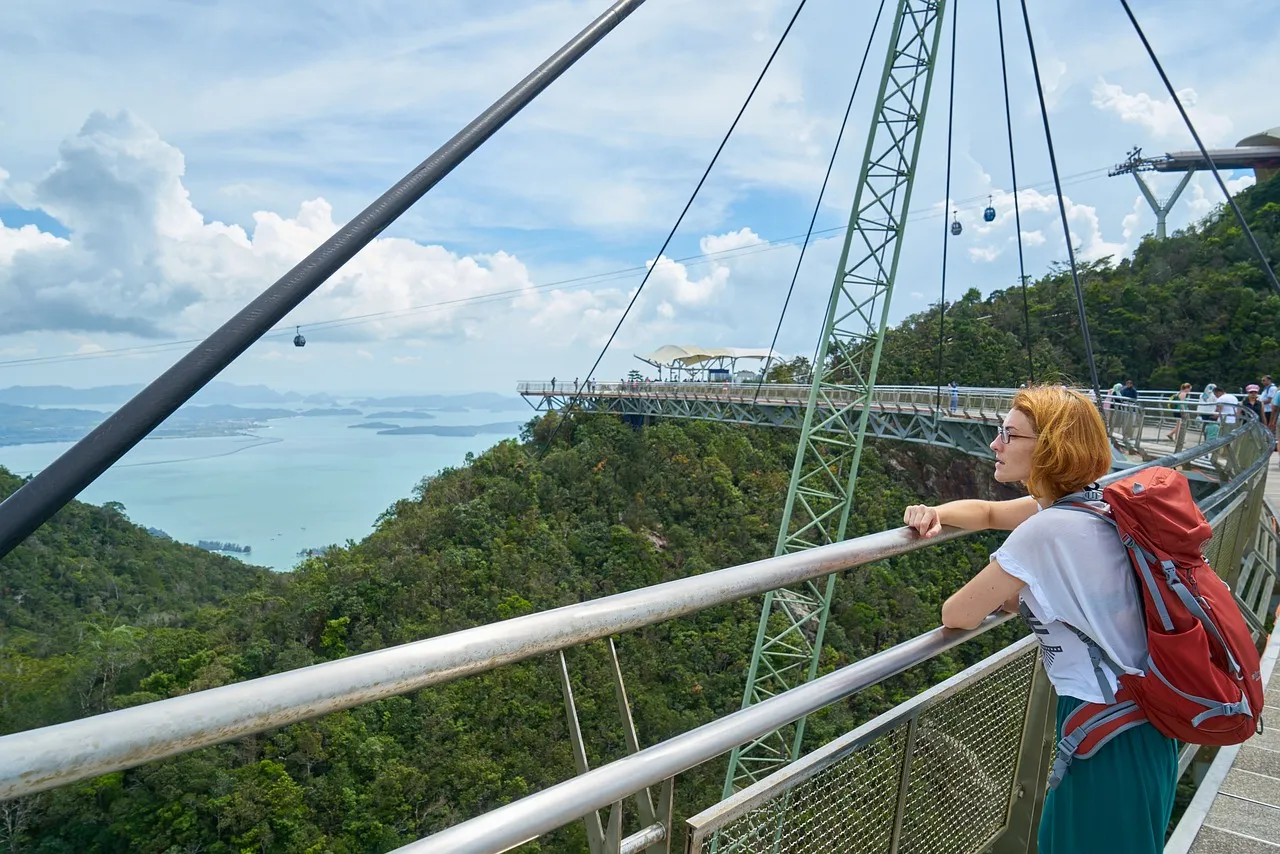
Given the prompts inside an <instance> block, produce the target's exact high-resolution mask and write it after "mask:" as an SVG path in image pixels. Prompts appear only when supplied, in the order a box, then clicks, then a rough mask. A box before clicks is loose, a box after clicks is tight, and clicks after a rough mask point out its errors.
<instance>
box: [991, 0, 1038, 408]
mask: <svg viewBox="0 0 1280 854" xmlns="http://www.w3.org/2000/svg"><path fill="white" fill-rule="evenodd" d="M996 33H997V34H998V36H999V39H1000V76H1001V78H1003V80H1004V126H1005V131H1006V134H1007V136H1008V138H1009V175H1010V180H1011V181H1012V182H1013V227H1014V233H1015V234H1016V235H1017V237H1018V281H1019V282H1020V283H1021V284H1022V325H1023V331H1024V340H1025V341H1026V343H1027V382H1028V383H1031V382H1034V381H1035V378H1036V365H1035V360H1034V359H1033V358H1032V357H1031V309H1030V308H1029V307H1028V305H1027V268H1026V264H1025V263H1024V261H1023V257H1022V209H1021V205H1020V204H1019V202H1018V159H1017V157H1015V156H1014V148H1013V112H1012V111H1011V110H1010V108H1009V66H1008V62H1007V61H1006V59H1005V47H1004V12H1003V11H1002V10H1001V8H1000V0H996Z"/></svg>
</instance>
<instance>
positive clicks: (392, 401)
mask: <svg viewBox="0 0 1280 854" xmlns="http://www.w3.org/2000/svg"><path fill="white" fill-rule="evenodd" d="M3 399H4V398H3V397H0V400H3ZM351 405H352V406H377V407H392V406H398V407H401V408H403V409H412V408H415V407H416V408H420V409H442V410H444V411H446V412H457V411H460V410H462V409H483V410H487V411H489V412H510V411H511V409H512V408H513V407H515V408H518V407H519V406H520V405H521V402H520V399H519V398H516V397H510V396H508V395H505V394H494V393H492V392H488V391H480V392H473V393H471V394H411V395H402V396H400V397H366V398H361V399H360V400H353V401H351Z"/></svg>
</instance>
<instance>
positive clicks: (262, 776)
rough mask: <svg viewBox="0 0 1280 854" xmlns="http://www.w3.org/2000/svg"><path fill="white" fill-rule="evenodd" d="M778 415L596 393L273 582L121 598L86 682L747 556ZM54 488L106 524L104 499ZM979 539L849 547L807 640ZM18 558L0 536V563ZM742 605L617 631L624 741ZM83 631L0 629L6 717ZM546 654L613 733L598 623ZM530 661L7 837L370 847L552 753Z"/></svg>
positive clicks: (837, 725)
mask: <svg viewBox="0 0 1280 854" xmlns="http://www.w3.org/2000/svg"><path fill="white" fill-rule="evenodd" d="M534 429H535V430H536V431H539V432H541V431H545V430H546V429H548V425H547V424H545V423H544V424H539V425H536V427H535V428H534ZM793 441H794V437H792V436H791V435H789V434H788V433H786V432H782V431H766V430H751V429H748V428H740V427H729V426H721V425H713V424H700V423H685V424H678V423H668V424H659V425H656V426H654V427H651V428H648V429H645V430H639V431H638V430H633V429H632V428H630V427H627V426H626V425H624V424H622V423H621V422H619V421H617V420H615V419H613V418H610V417H598V418H588V419H584V420H582V421H580V422H578V423H576V424H575V425H574V426H573V428H572V429H571V430H562V431H561V437H560V438H559V439H558V440H557V446H556V447H555V448H554V449H553V450H552V451H551V453H549V454H547V455H546V457H545V458H544V459H542V460H537V459H535V458H533V457H531V455H530V454H529V452H528V449H527V448H525V447H522V446H521V444H520V443H517V442H505V443H503V444H500V445H498V446H496V447H494V448H493V449H491V450H490V451H488V452H486V453H485V454H482V455H480V456H478V457H476V458H475V459H474V460H471V461H469V463H468V465H466V466H464V467H462V468H459V469H456V470H452V471H446V472H443V473H441V474H440V475H438V476H435V477H432V478H428V479H427V480H425V481H423V483H422V485H421V486H420V488H419V490H418V492H417V494H416V495H415V496H414V497H412V498H408V499H405V500H403V501H401V502H398V503H397V504H396V505H395V506H394V507H392V508H390V509H389V510H388V511H387V513H386V514H385V515H384V516H383V518H382V519H381V521H380V523H379V526H378V529H377V532H376V533H374V534H373V535H372V536H370V537H369V538H368V539H367V540H365V541H364V542H362V543H360V544H358V545H355V546H352V547H350V548H343V549H337V550H334V551H330V552H328V553H326V554H325V555H324V556H323V557H319V558H312V559H310V560H308V561H306V562H305V563H304V564H303V565H302V566H301V567H300V568H299V569H298V570H297V571H295V572H294V573H292V575H291V576H288V577H286V578H285V579H281V580H280V581H279V582H278V583H275V584H272V583H271V582H270V581H263V582H261V583H259V584H258V585H257V586H255V587H253V589H251V590H249V591H248V592H237V591H230V590H228V591H226V592H227V593H228V594H232V595H229V596H228V598H227V599H226V600H225V604H223V605H222V606H221V607H219V608H216V609H213V608H204V609H200V610H197V609H190V610H189V611H188V612H187V613H186V614H183V615H180V616H179V615H175V616H173V618H172V619H171V620H170V621H169V622H168V624H156V622H155V621H146V622H145V623H144V624H132V625H130V624H128V623H127V622H126V621H125V620H124V619H123V617H121V619H120V620H119V621H118V622H117V623H116V624H114V625H115V626H116V628H115V631H117V632H119V631H126V629H125V627H126V626H127V635H128V642H127V646H126V647H125V648H119V647H112V648H111V649H112V655H113V658H112V677H113V678H112V680H111V682H110V686H109V688H108V689H106V698H105V702H104V703H103V704H102V706H103V707H111V708H115V707H121V706H127V705H132V704H136V703H140V702H146V701H149V700H155V699H160V698H162V697H169V696H175V695H178V694H182V693H187V692H190V691H194V690H198V689H200V688H207V687H212V686H214V685H218V684H223V683H227V682H231V681H233V680H239V679H245V678H252V677H254V676H261V675H265V674H267V673H271V672H275V671H279V670H285V669H289V668H294V667H299V666H302V665H305V664H311V663H314V662H318V661H324V660H328V659H332V658H336V657H339V656H343V655H351V654H355V653H360V652H366V651H369V650H373V649H379V648H382V647H385V646H387V645H390V644H395V643H403V642H405V641H410V640H416V639H419V638H424V637H430V636H433V635H437V634H441V633H444V632H449V631H455V630H457V629H460V628H464V627H467V626H472V625H476V624H479V623H484V622H490V621H493V620H498V619H502V618H506V617H510V616H513V615H517V614H522V613H526V612H529V611H533V610H541V609H545V608H551V607H555V606H557V605H564V604H568V603H572V602H578V601H582V600H584V599H588V598H592V597H597V596H602V595H607V594H610V593H615V592H618V591H622V590H628V589H632V588H635V587H640V586H642V585H646V584H653V583H657V582H660V581H664V580H668V579H672V578H678V577H683V576H686V575H689V574H693V573H698V572H704V571H707V570H710V569H718V568H721V567H724V566H728V565H730V564H734V563H738V562H741V561H744V560H750V559H753V558H759V557H764V556H767V555H768V554H770V553H771V552H772V548H773V542H774V539H775V536H776V529H777V524H778V514H779V512H780V508H781V504H782V497H783V495H784V493H785V489H786V482H787V477H788V471H789V466H790V461H791V458H792V455H793V453H794V444H793ZM905 464H912V463H911V462H910V461H908V462H907V463H905ZM961 470H962V469H961ZM962 476H963V475H962ZM907 480H908V478H907V477H905V476H903V475H901V474H898V473H896V472H895V471H894V470H893V468H891V467H889V468H887V467H886V465H885V463H884V462H883V461H882V460H881V459H880V458H879V457H877V456H876V455H875V454H874V453H871V454H869V455H868V456H867V457H866V458H865V462H864V470H863V477H862V479H861V481H860V484H859V493H860V496H861V501H860V505H861V507H863V508H864V509H863V511H862V512H861V513H860V514H859V516H858V518H857V519H856V520H855V522H854V528H855V533H861V532H864V531H872V530H880V529H883V528H885V527H888V526H891V525H893V524H896V522H897V521H898V518H899V517H900V513H901V509H902V507H903V506H904V505H905V504H907V503H908V502H911V501H913V500H915V496H914V495H913V493H912V492H911V491H910V490H908V489H907V488H905V487H904V486H903V485H902V484H903V483H905V482H907ZM71 512H72V513H73V514H77V513H79V514H91V515H93V516H94V518H95V519H99V523H102V522H105V520H107V519H108V518H111V519H113V520H115V524H117V525H118V526H128V523H127V522H126V521H125V520H124V519H123V517H119V516H114V517H113V516H111V515H110V514H112V513H113V511H110V510H96V509H91V508H86V507H83V506H78V507H74V508H72V511H71ZM133 531H134V532H137V529H133ZM138 534H139V535H140V536H143V537H145V536H146V535H145V534H141V533H140V532H138ZM157 542H159V541H157ZM990 545H991V544H990V542H986V543H984V542H981V541H978V540H974V541H971V542H964V543H956V544H951V545H948V546H944V547H941V548H939V549H937V550H930V552H928V553H920V554H916V555H910V556H906V557H904V558H900V559H897V560H894V561H890V562H888V563H887V564H884V565H878V566H875V567H868V568H866V569H864V570H861V571H858V572H854V573H850V574H849V577H848V578H847V579H846V583H844V584H843V585H841V586H839V588H838V590H839V599H838V601H837V603H836V609H835V620H834V621H833V625H832V627H831V630H830V631H829V633H828V644H827V646H828V648H827V651H826V659H825V662H824V666H825V667H827V668H832V667H836V666H839V665H840V664H843V663H847V662H848V661H850V660H852V659H854V658H857V657H862V656H865V655H867V654H869V653H871V652H873V651H875V650H877V649H881V648H883V647H885V646H887V645H889V644H892V643H895V642H898V641H901V640H904V639H906V638H908V637H911V636H913V635H915V634H917V633H919V632H920V631H924V630H926V629H928V628H931V627H932V626H934V625H936V624H937V614H938V608H939V606H940V603H941V601H942V599H943V598H944V597H945V596H946V595H947V594H949V593H950V592H951V590H953V589H954V588H955V587H956V586H958V585H959V584H960V583H961V582H962V581H963V580H964V579H965V578H967V577H968V575H969V574H970V573H972V572H973V570H974V568H975V567H976V566H977V565H979V564H980V562H982V561H984V560H985V558H986V555H987V552H988V549H989V548H990ZM192 552H193V556H195V550H192ZM22 559H23V555H22V554H16V555H14V556H13V557H11V558H7V559H6V564H4V566H5V567H6V568H7V562H8V561H15V562H16V561H19V560H22ZM96 607H98V606H97V604H91V603H85V604H84V605H83V613H84V615H85V619H86V620H89V619H91V618H92V619H98V618H97V617H93V614H94V613H95V611H94V609H95V608H96ZM758 613H759V603H758V601H748V602H742V603H739V604H738V605H735V606H732V607H723V608H717V609H713V610H711V611H707V612H706V613H703V614H700V615H698V616H697V617H694V618H691V619H687V620H678V621H673V622H671V623H667V624H664V625H660V626H655V627H652V628H650V629H647V630H644V631H641V632H636V633H633V634H629V635H624V636H622V637H621V638H620V645H619V650H620V654H621V657H622V663H623V670H624V672H625V674H626V678H627V680H628V684H629V688H630V691H631V695H632V699H633V701H634V706H635V719H636V725H637V727H638V729H639V732H640V734H641V738H642V739H643V740H644V741H645V742H646V743H653V742H655V741H658V740H660V739H663V738H667V737H670V736H671V735H674V734H676V733H678V732H683V731H685V730H688V729H690V728H692V727H694V726H697V725H698V724H700V723H703V722H706V721H707V720H710V719H711V718H712V717H713V716H714V715H717V714H724V713H726V712H728V711H731V710H733V709H735V708H736V707H737V705H738V702H739V700H740V697H741V691H742V679H743V674H744V671H745V667H746V663H747V656H748V655H749V652H750V649H751V645H752V640H753V637H754V633H755V624H756V617H757V615H758ZM1009 631H1013V630H1012V629H1010V630H1009ZM108 635H110V633H108ZM1008 636H1009V635H1008V632H1006V633H1005V634H1004V638H1003V639H1004V640H1007V638H1008ZM999 642H1002V641H1001V640H1000V639H997V638H991V639H989V640H987V641H985V642H983V643H981V644H973V645H970V646H968V647H966V648H964V649H962V650H960V651H958V652H957V653H955V654H954V655H950V656H946V657H944V658H943V659H941V660H939V661H937V662H935V663H933V664H932V665H930V666H929V667H927V668H923V669H922V670H921V671H920V672H914V673H912V674H909V675H907V676H905V677H903V678H902V679H899V680H897V681H895V682H894V683H893V684H892V685H887V686H885V687H884V688H883V689H881V690H876V691H872V692H868V693H867V694H866V695H864V696H862V697H859V698H858V699H857V700H856V701H855V702H853V703H850V704H848V705H847V706H842V707H840V708H837V709H835V710H833V711H832V712H831V713H830V714H828V715H827V716H824V717H823V718H822V719H821V720H819V721H817V722H815V724H814V725H813V726H812V727H811V732H812V735H813V738H814V739H815V741H817V740H820V739H826V738H829V737H830V736H831V735H833V734H834V733H836V732H838V731H842V730H843V729H844V728H847V727H848V726H849V725H850V724H851V722H852V721H854V720H855V719H859V718H863V717H865V716H866V715H868V714H870V713H871V712H873V711H876V710H879V709H881V708H884V707H886V706H887V705H888V704H890V703H892V702H894V701H897V700H900V699H902V698H905V697H906V696H908V695H909V694H911V693H913V692H915V691H916V690H919V689H920V688H921V687H922V686H924V685H926V684H928V683H929V682H931V681H933V680H935V679H937V678H938V677H940V676H941V675H944V674H947V673H950V672H952V671H954V670H955V669H956V668H957V667H960V666H961V665H963V664H964V663H966V662H969V661H973V660H976V659H977V658H979V657H980V656H981V655H983V654H984V652H985V651H987V650H989V649H990V648H992V646H993V645H994V644H996V643H999ZM95 644H97V645H95ZM100 647H101V642H100V641H97V640H94V639H90V638H84V639H83V641H82V643H81V644H80V645H79V646H78V648H76V650H75V652H71V651H69V650H67V651H66V652H65V654H61V655H57V656H53V657H41V655H40V653H39V652H38V651H36V650H30V651H29V654H20V653H17V652H15V651H12V650H10V651H9V652H8V653H7V655H6V657H5V659H4V661H5V663H6V667H7V668H8V673H10V674H12V673H13V672H15V671H19V670H20V671H23V672H24V673H28V674H30V675H29V676H27V677H25V682H24V684H25V686H26V688H25V691H24V694H23V696H22V697H21V698H18V701H17V702H16V703H15V702H13V701H11V702H10V703H9V705H10V706H11V707H12V706H15V705H16V706H19V707H22V708H23V709H25V710H26V713H24V714H22V715H19V716H13V715H10V716H8V717H6V718H4V719H3V720H4V722H5V726H6V730H7V731H11V730H13V729H16V728H19V726H20V725H21V724H28V725H29V724H31V723H33V721H32V716H33V715H38V714H43V715H46V716H49V718H50V719H51V720H52V719H56V718H60V717H65V715H64V714H52V715H51V714H50V710H52V709H57V710H61V709H62V707H60V706H58V705H57V704H56V703H53V701H52V700H51V699H50V698H57V697H60V696H63V695H64V694H66V693H67V691H68V690H69V688H70V686H71V685H72V684H73V683H74V681H75V679H77V678H79V677H78V676H77V674H78V673H79V672H80V669H79V668H80V666H81V663H82V662H83V661H84V660H91V659H94V657H95V656H99V657H100V656H101V655H102V651H101V648H100ZM64 649H66V648H65V647H64ZM569 662H570V667H571V669H572V671H573V675H574V680H575V682H576V683H577V690H578V691H579V692H580V694H579V697H578V701H579V709H580V711H581V714H582V718H583V725H584V728H585V731H586V734H587V738H588V739H589V740H590V742H591V747H590V748H589V749H590V751H591V754H592V761H593V763H598V762H602V761H605V760H606V759H608V758H610V757H615V756H618V755H620V751H621V750H622V734H621V730H620V728H619V726H618V723H617V718H616V708H615V707H614V704H613V701H612V688H611V683H610V682H609V679H608V676H607V672H606V671H605V669H604V668H605V666H606V660H605V658H604V657H603V647H602V646H600V645H599V644H597V645H593V646H589V647H586V648H583V649H579V650H574V651H572V652H571V653H570V655H569ZM552 664H553V659H550V658H547V659H541V660H535V661H531V662H528V663H526V664H523V665H519V666H515V667H507V668H503V669H501V670H498V671H495V672H494V673H491V674H489V675H487V676H485V677H482V678H477V679H467V680H462V681H460V682H457V683H454V684H451V685H447V686H444V687H441V688H438V689H432V690H426V691H422V692H419V693H417V694H414V695H411V696H408V697H403V698H397V699H393V700H387V701H383V702H380V703H374V704H371V705H368V706H365V707H361V708H358V709H353V710H351V711H348V712H342V713H338V714H333V715H329V716H327V717H325V718H322V719H320V720H318V721H315V722H311V723H306V724H300V725H297V726H293V727H289V728H287V729H285V730H282V731H279V732H274V733H268V734H266V735H264V736H262V737H259V738H254V739H249V740H246V741H244V742H241V743H237V744H234V745H226V746H222V747H217V748H212V749H208V750H204V751H201V752H199V753H196V754H192V755H190V756H186V757H179V758H176V759H173V760H169V761H166V762H160V763H154V764H152V765H149V766H146V767H144V768H140V769H137V770H135V771H130V772H127V773H124V774H113V775H108V776H106V777H103V778H101V779H99V780H95V781H93V782H90V783H84V784H79V785H73V786H67V787H64V788H63V789H60V790H57V791H55V792H52V793H49V794H46V795H43V796H40V797H37V798H32V799H28V800H26V801H23V802H22V803H21V806H22V807H23V808H24V810H25V812H24V814H23V815H22V819H23V822H22V823H23V829H22V831H21V834H20V836H19V838H20V839H21V840H22V843H21V845H22V847H21V848H20V849H18V850H22V851H37V852H73V851H74V852H82V851H102V852H107V851H111V852H115V851H121V852H123V851H138V852H181V851H196V850H199V851H202V852H233V851H244V850H252V851H273V852H274V851H278V852H302V851H317V852H318V851H336V852H357V851H359V852H365V851H386V850H389V849H390V848H393V847H395V846H397V845H400V844H404V843H405V842H408V841H410V840H412V839H416V838H419V837H420V836H422V835H425V834H427V833H429V832H431V831H433V830H438V829H440V828H442V827H445V826H447V825H449V824H452V823H454V822H456V821H458V820H460V819H462V818H465V817H468V816H471V815H475V814H476V813H478V812H480V811H482V810H484V809H487V808H490V807H492V806H494V805H496V804H499V803H502V802H503V801H506V800H508V799H511V798H515V797H519V796H520V795H522V794H526V793H528V792H531V791H533V790H535V789H538V788H541V787H544V786H546V785H548V784H550V783H552V782H556V781H558V780H560V779H563V778H565V777H566V776H570V775H572V773H573V760H572V756H571V754H570V752H569V745H568V741H567V730H566V725H565V720H564V714H563V700H562V698H561V696H560V691H559V686H558V683H557V680H556V677H555V671H554V670H553V667H552ZM6 681H7V680H6ZM722 775H723V765H722V764H720V763H716V764H714V765H710V766H707V767H706V768H704V769H701V770H700V771H698V772H695V773H693V774H690V775H687V776H686V777H685V778H682V780H681V783H680V786H681V791H682V802H683V803H684V804H686V805H689V806H703V805H706V804H708V803H711V802H712V801H714V800H715V799H716V797H717V795H718V791H719V787H720V783H721V779H722ZM12 808H13V807H11V809H12ZM542 850H546V851H556V852H574V851H585V839H584V838H583V836H582V829H581V827H580V826H578V825H575V826H573V827H570V828H567V829H566V830H565V831H563V832H562V833H560V834H558V835H557V836H556V837H554V838H552V839H550V840H548V841H547V842H546V843H545V844H544V848H543V849H542Z"/></svg>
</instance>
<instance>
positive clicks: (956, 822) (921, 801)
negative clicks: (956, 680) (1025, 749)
mask: <svg viewBox="0 0 1280 854" xmlns="http://www.w3.org/2000/svg"><path fill="white" fill-rule="evenodd" d="M1037 655H1039V649H1038V648H1037V647H1033V648H1031V649H1029V650H1028V651H1027V652H1025V653H1023V654H1022V655H1019V656H1018V657H1017V658H1015V659H1013V660H1011V661H1010V662H1009V663H1008V664H1006V665H1004V666H1003V667H1001V668H1000V669H998V670H995V671H993V672H991V673H989V674H987V675H986V676H984V677H982V678H981V679H979V680H977V681H976V682H974V683H973V684H972V685H969V686H967V687H966V688H965V689H964V690H962V691H959V692H957V693H956V694H953V695H952V696H951V697H949V698H948V699H946V700H944V701H943V702H941V703H939V704H938V705H936V706H933V707H932V708H929V709H926V710H925V711H924V712H922V713H921V715H920V722H919V724H918V725H917V731H916V739H915V745H914V748H913V750H912V757H911V777H910V782H909V784H908V786H907V805H906V814H905V817H904V821H903V827H902V840H901V842H900V844H899V849H898V850H899V851H901V852H904V854H907V853H908V852H910V853H911V854H948V852H954V854H964V852H971V851H977V850H978V847H979V846H980V845H981V844H983V843H984V842H986V841H987V840H989V839H990V838H991V837H992V836H994V835H995V833H996V832H997V831H999V830H1000V828H1002V827H1003V826H1004V822H1005V816H1006V815H1007V813H1008V809H1009V797H1010V795H1011V794H1012V790H1013V784H1014V775H1015V773H1016V771H1017V766H1018V751H1019V748H1020V747H1021V744H1022V726H1023V721H1024V719H1025V717H1026V708H1027V701H1028V699H1029V697H1030V694H1031V677H1032V675H1033V674H1034V672H1035V663H1036V656H1037Z"/></svg>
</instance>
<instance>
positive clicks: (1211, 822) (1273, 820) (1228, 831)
mask: <svg viewBox="0 0 1280 854" xmlns="http://www.w3.org/2000/svg"><path fill="white" fill-rule="evenodd" d="M1272 456H1273V457H1275V456H1278V455H1276V454H1273V455H1272ZM1275 465H1276V463H1275V461H1274V460H1273V461H1272V467H1273V470H1272V472H1271V474H1273V475H1274V474H1275V469H1274V467H1275ZM1277 655H1280V637H1278V636H1276V635H1274V634H1273V635H1272V637H1271V640H1270V641H1269V642H1268V644H1267V649H1266V652H1265V654H1264V655H1263V660H1262V673H1263V678H1264V679H1267V680H1268V681H1267V690H1266V698H1267V699H1266V706H1265V707H1264V709H1263V716H1264V719H1265V718H1272V719H1276V720H1280V674H1278V673H1277V672H1276V669H1275V663H1276V658H1277ZM1276 852H1280V729H1270V728H1269V729H1265V730H1264V731H1263V732H1260V733H1258V734H1257V735H1255V736H1254V737H1253V738H1251V739H1249V741H1247V742H1245V743H1244V744H1243V745H1240V746H1238V747H1224V748H1222V749H1220V750H1219V751H1218V754H1217V756H1216V757H1215V758H1214V760H1213V763H1212V764H1211V765H1210V766H1209V770H1208V771H1207V772H1206V773H1205V777H1204V780H1203V781H1202V782H1201V784H1200V788H1199V789H1198V790H1197V792H1196V795H1195V797H1194V798H1193V799H1192V801H1191V804H1190V805H1189V806H1188V807H1187V811H1186V813H1185V814H1184V816H1183V818H1182V821H1181V822H1180V823H1179V824H1178V827H1177V828H1176V829H1175V830H1174V833H1173V835H1172V836H1171V837H1170V838H1169V842H1168V844H1167V845H1166V846H1165V849H1164V854H1276Z"/></svg>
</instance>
